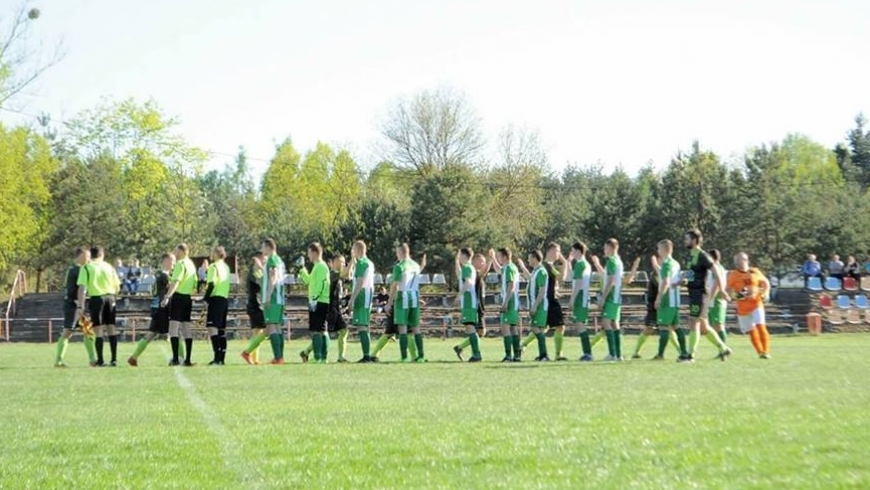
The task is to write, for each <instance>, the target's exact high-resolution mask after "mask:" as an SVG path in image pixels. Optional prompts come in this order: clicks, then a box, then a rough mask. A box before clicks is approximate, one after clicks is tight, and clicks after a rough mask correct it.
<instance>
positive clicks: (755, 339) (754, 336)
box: [749, 327, 764, 354]
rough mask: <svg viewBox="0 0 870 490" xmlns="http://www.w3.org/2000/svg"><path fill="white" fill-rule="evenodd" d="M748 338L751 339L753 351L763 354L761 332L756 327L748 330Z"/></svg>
mask: <svg viewBox="0 0 870 490" xmlns="http://www.w3.org/2000/svg"><path fill="white" fill-rule="evenodd" d="M749 340H750V341H752V347H755V352H757V353H759V354H764V349H763V348H762V343H761V332H760V331H759V328H758V327H756V328H753V329H752V330H750V331H749Z"/></svg>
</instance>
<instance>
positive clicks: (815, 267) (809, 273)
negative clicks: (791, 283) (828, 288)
mask: <svg viewBox="0 0 870 490" xmlns="http://www.w3.org/2000/svg"><path fill="white" fill-rule="evenodd" d="M801 272H802V273H803V275H804V287H807V285H808V283H809V280H810V278H811V277H818V278H819V279H821V278H822V264H820V263H819V261H818V260H816V256H815V255H813V254H809V255H808V256H807V261H806V262H804V266H803V268H802V269H801Z"/></svg>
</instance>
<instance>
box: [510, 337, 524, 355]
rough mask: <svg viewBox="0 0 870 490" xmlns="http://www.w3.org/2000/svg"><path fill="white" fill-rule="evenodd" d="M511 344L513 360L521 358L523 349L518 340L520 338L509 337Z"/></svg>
mask: <svg viewBox="0 0 870 490" xmlns="http://www.w3.org/2000/svg"><path fill="white" fill-rule="evenodd" d="M511 344H513V346H514V358H515V359H519V358H520V357H522V355H523V354H522V352H523V348H522V345H521V344H522V341H521V340H520V336H519V335H511Z"/></svg>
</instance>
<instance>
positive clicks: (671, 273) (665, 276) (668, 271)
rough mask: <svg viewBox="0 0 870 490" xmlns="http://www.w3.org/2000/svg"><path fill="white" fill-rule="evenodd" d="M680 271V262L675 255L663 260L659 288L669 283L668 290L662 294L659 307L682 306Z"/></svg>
mask: <svg viewBox="0 0 870 490" xmlns="http://www.w3.org/2000/svg"><path fill="white" fill-rule="evenodd" d="M680 272H681V271H680V263H679V262H677V261H676V260H674V258H673V257H668V258H667V259H665V260H664V261H662V266H661V268H660V269H659V288H661V287H662V286H664V285H665V284H667V285H668V292H667V294H665V295H664V296H662V302H661V304H660V305H659V308H679V307H680V282H681V275H680Z"/></svg>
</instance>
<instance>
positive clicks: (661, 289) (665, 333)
mask: <svg viewBox="0 0 870 490" xmlns="http://www.w3.org/2000/svg"><path fill="white" fill-rule="evenodd" d="M673 254H674V242H672V241H670V240H662V241H660V242H659V243H658V255H659V257H660V258H661V265H659V264H658V263H654V264H653V267H654V268H657V269H658V271H657V276H658V281H657V282H658V285H659V286H658V294H657V295H656V299H655V304H654V305H653V306H654V308H655V311H656V325H657V326H658V328H659V350H658V354H656V357H655V359H656V360H663V359H664V358H665V349H666V348H667V346H668V341H669V340H670V339H671V332H673V330H674V329H676V328H677V327H679V326H680V283H681V282H682V275H681V273H680V263H679V262H677V261H676V260H674V257H673ZM656 266H658V267H656ZM677 343H678V345H679V351H680V356H687V355H688V352H687V350H686V335H685V332H683V334H682V336H681V335H679V334H677ZM639 350H640V347H638V351H639Z"/></svg>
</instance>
